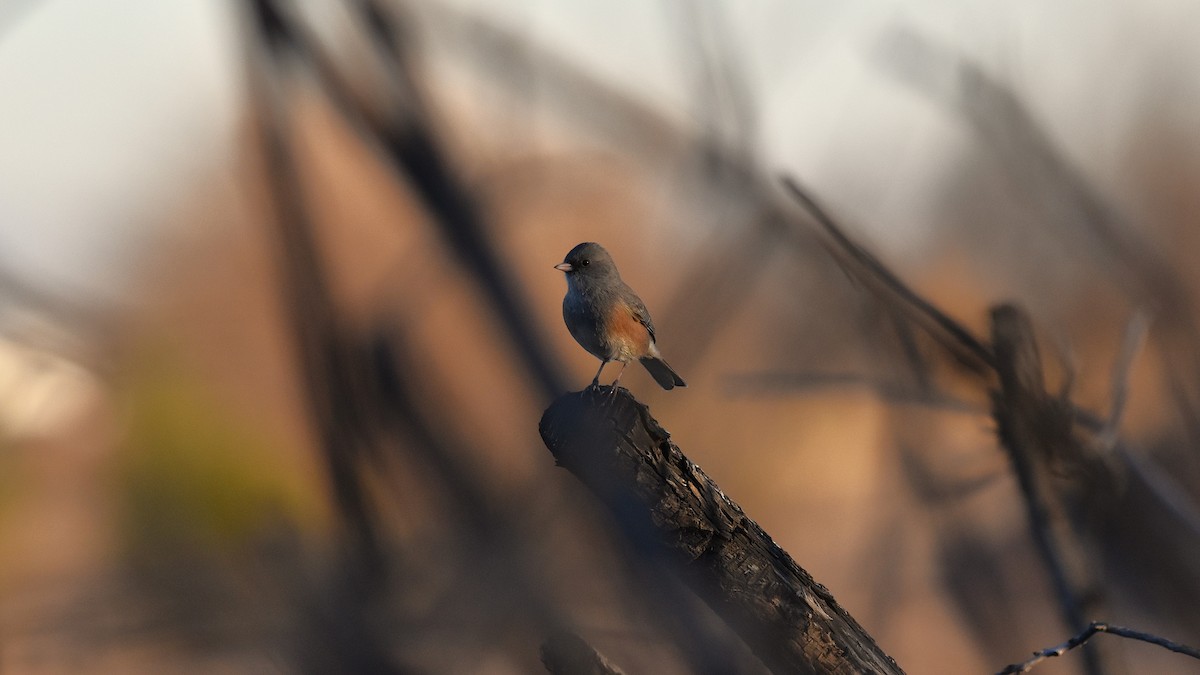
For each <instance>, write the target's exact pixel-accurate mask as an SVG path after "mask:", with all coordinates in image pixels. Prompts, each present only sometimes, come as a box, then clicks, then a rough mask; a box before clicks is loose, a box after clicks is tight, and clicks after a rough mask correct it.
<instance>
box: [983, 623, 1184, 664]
mask: <svg viewBox="0 0 1200 675" xmlns="http://www.w3.org/2000/svg"><path fill="white" fill-rule="evenodd" d="M1096 633H1111V634H1113V635H1119V636H1120V637H1123V638H1129V639H1131V640H1140V641H1142V642H1149V643H1150V644H1152V645H1158V646H1159V647H1162V648H1163V649H1169V650H1171V651H1173V652H1176V653H1178V654H1185V655H1187V656H1190V657H1192V658H1193V659H1200V649H1196V648H1195V647H1189V646H1188V645H1185V644H1181V643H1179V642H1174V641H1172V640H1168V639H1166V638H1163V637H1159V636H1157V635H1152V634H1150V633H1143V632H1141V631H1137V630H1133V629H1131V628H1124V627H1122V626H1113V625H1112V624H1107V623H1104V622H1103V621H1093V622H1092V623H1091V624H1089V625H1088V627H1087V628H1085V629H1084V630H1083V632H1081V633H1079V634H1078V635H1076V636H1075V637H1073V638H1071V639H1070V640H1067V641H1066V642H1064V643H1062V644H1061V645H1058V646H1057V647H1050V648H1048V649H1043V650H1042V651H1040V652H1034V653H1033V657H1032V658H1030V659H1029V660H1027V661H1022V662H1021V663H1014V664H1012V665H1010V666H1008V667H1006V668H1005V669H1004V670H1001V671H1000V672H998V673H996V675H1011V674H1012V673H1024V672H1028V671H1029V669H1030V668H1033V667H1034V666H1036V665H1037V664H1039V663H1041V662H1042V661H1045V660H1046V659H1048V658H1050V657H1053V656H1062V655H1063V654H1065V653H1067V652H1069V651H1071V650H1072V649H1075V648H1076V647H1079V646H1081V645H1083V644H1084V643H1086V642H1087V641H1088V640H1090V639H1091V638H1092V636H1093V635H1095V634H1096Z"/></svg>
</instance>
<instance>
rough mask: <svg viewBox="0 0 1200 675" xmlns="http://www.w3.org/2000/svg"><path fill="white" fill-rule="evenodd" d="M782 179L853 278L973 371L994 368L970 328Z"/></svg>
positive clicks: (795, 185) (802, 191)
mask: <svg viewBox="0 0 1200 675" xmlns="http://www.w3.org/2000/svg"><path fill="white" fill-rule="evenodd" d="M781 182H782V184H783V186H784V188H786V189H787V191H788V193H789V194H790V195H791V196H792V198H794V199H795V200H796V202H798V203H799V205H800V206H801V207H803V208H804V210H805V212H807V213H808V214H809V215H810V216H811V217H812V218H813V220H815V221H817V224H819V225H820V226H821V227H822V228H824V230H825V232H826V233H827V234H828V235H829V236H830V237H832V238H833V243H832V244H829V243H826V244H825V246H826V248H827V249H828V250H829V252H830V254H831V255H832V256H833V257H834V259H835V260H837V261H839V263H840V264H841V265H842V267H843V269H845V270H846V273H847V274H848V275H849V276H850V278H851V279H854V280H855V281H858V282H859V283H862V284H863V285H865V286H866V287H867V288H869V289H870V290H871V291H872V292H875V293H877V294H881V295H883V299H884V300H885V307H887V308H888V309H890V310H892V311H898V312H900V313H901V315H902V316H904V317H905V318H908V319H910V320H912V321H914V322H916V323H917V324H919V325H920V326H922V327H923V328H924V329H925V330H926V331H927V332H928V333H929V334H930V336H931V337H933V338H934V339H935V340H937V342H938V343H939V344H941V345H942V346H943V347H944V348H946V350H947V351H949V352H950V353H951V354H952V355H954V356H956V357H957V358H958V360H959V362H960V363H962V364H964V365H965V366H967V367H968V368H970V369H971V370H972V371H974V372H976V373H981V374H982V373H984V372H986V370H987V369H989V368H995V366H996V364H995V359H994V357H993V355H992V353H991V350H990V349H988V347H987V346H985V345H984V344H983V343H982V342H980V341H979V340H978V339H977V338H976V337H975V336H974V335H972V334H971V332H970V331H968V330H967V329H966V328H964V327H962V326H961V325H960V324H959V323H958V322H956V321H954V320H953V319H951V318H950V317H949V316H948V315H946V314H945V313H944V312H942V311H941V310H940V309H938V308H937V307H935V306H934V305H933V303H931V302H929V301H928V300H926V299H925V298H923V297H921V296H920V295H919V294H917V292H916V291H914V290H912V289H911V288H909V287H908V285H907V284H905V283H904V282H903V281H901V280H900V278H899V277H897V276H896V275H895V274H894V273H893V272H892V271H891V270H889V269H888V268H887V267H886V266H885V265H884V264H883V263H882V262H880V260H879V259H878V258H876V257H875V256H874V255H873V254H872V253H871V252H870V251H867V250H866V249H865V248H863V247H862V246H859V245H858V244H857V243H855V242H854V241H853V240H852V239H850V237H848V236H846V234H845V232H843V231H842V229H841V228H840V227H838V225H837V224H836V223H835V222H834V221H833V218H831V217H830V216H829V214H828V213H826V212H825V210H824V209H823V208H821V206H820V205H819V204H818V203H817V201H816V200H815V199H814V198H813V197H812V196H810V195H809V194H808V192H807V191H806V190H805V189H804V188H802V187H800V184H799V183H798V182H796V180H795V179H793V178H791V177H790V176H782V177H781ZM889 300H890V301H889Z"/></svg>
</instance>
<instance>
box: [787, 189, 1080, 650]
mask: <svg viewBox="0 0 1200 675" xmlns="http://www.w3.org/2000/svg"><path fill="white" fill-rule="evenodd" d="M783 183H784V186H785V187H786V188H787V190H788V191H789V193H790V194H791V195H792V196H793V197H794V198H795V199H796V200H797V201H798V202H799V203H800V205H801V206H803V207H804V209H805V210H806V212H807V213H808V214H809V215H810V216H811V217H812V218H813V219H814V220H816V221H817V222H818V223H819V224H820V225H821V226H822V227H823V228H824V230H825V231H826V233H827V234H829V235H830V237H832V240H833V241H832V244H830V245H829V248H830V252H831V254H833V255H834V256H835V257H836V258H838V259H839V260H842V261H844V263H843V266H844V268H845V269H846V271H847V273H848V274H850V275H851V276H852V278H853V279H855V280H857V281H860V282H861V283H863V284H864V285H865V286H866V287H867V288H868V289H870V290H871V291H873V292H874V293H876V294H878V295H880V296H881V298H882V299H883V301H884V303H885V306H887V307H889V308H891V309H892V311H894V312H897V313H898V314H899V315H900V316H904V317H908V318H910V319H911V320H912V321H914V322H915V323H917V324H918V325H920V326H921V327H922V328H924V329H925V330H926V331H927V332H928V333H929V334H930V335H931V336H933V337H934V338H935V339H936V340H937V341H938V343H939V344H941V345H942V346H943V347H945V348H946V349H947V350H948V351H949V352H950V353H951V354H952V355H954V356H955V357H957V358H958V360H959V361H960V362H963V363H967V364H968V365H974V367H973V368H972V370H973V371H974V372H976V373H977V374H979V375H980V376H983V377H984V378H986V381H987V382H990V381H992V379H993V377H994V378H995V381H996V382H997V383H998V385H999V388H998V389H997V390H995V391H993V392H992V402H993V411H992V412H993V417H994V419H995V420H996V425H997V436H998V438H999V440H1000V443H1001V445H1002V446H1003V447H1004V449H1005V451H1006V452H1007V453H1008V456H1009V458H1010V460H1011V462H1012V466H1013V471H1014V473H1015V474H1016V478H1017V484H1018V486H1019V487H1020V490H1021V495H1022V500H1023V502H1024V504H1025V508H1026V514H1027V518H1028V522H1029V531H1030V535H1031V537H1032V538H1033V541H1034V544H1035V547H1036V548H1037V551H1038V553H1039V555H1040V556H1041V558H1042V562H1043V564H1044V566H1045V568H1046V570H1047V573H1048V574H1049V575H1050V579H1051V583H1052V584H1053V586H1054V588H1055V594H1056V597H1057V600H1058V606H1059V608H1060V611H1061V612H1062V617H1063V620H1064V621H1065V622H1066V625H1067V626H1068V627H1069V628H1070V629H1072V630H1078V629H1080V628H1081V627H1082V626H1083V625H1084V621H1085V618H1084V612H1083V606H1082V602H1081V600H1080V598H1081V596H1082V594H1084V593H1085V591H1086V595H1087V597H1088V598H1089V599H1090V600H1091V602H1092V603H1096V602H1098V601H1099V590H1100V588H1099V584H1098V583H1096V582H1095V581H1094V580H1092V579H1091V572H1090V568H1091V564H1089V562H1088V556H1087V555H1086V554H1085V552H1084V551H1083V547H1082V543H1081V542H1080V541H1078V538H1077V537H1075V536H1073V533H1072V532H1071V531H1070V529H1069V528H1068V527H1067V524H1066V516H1065V513H1064V511H1063V508H1062V506H1061V504H1059V501H1060V499H1058V498H1057V495H1056V494H1055V493H1054V491H1053V490H1052V489H1051V487H1050V486H1049V485H1048V483H1047V480H1048V474H1049V472H1050V471H1051V468H1052V467H1053V466H1056V465H1059V466H1061V465H1062V464H1063V463H1064V462H1070V465H1071V466H1072V467H1073V468H1076V469H1078V468H1079V467H1081V466H1086V465H1089V464H1090V463H1092V461H1093V460H1094V457H1093V456H1092V454H1093V453H1091V446H1089V445H1088V444H1087V443H1085V442H1084V441H1082V440H1081V439H1079V438H1078V437H1077V436H1076V435H1075V424H1076V419H1075V418H1076V414H1075V413H1076V408H1075V406H1074V405H1073V404H1072V403H1071V402H1070V401H1069V400H1067V399H1065V398H1061V397H1056V396H1053V395H1051V394H1050V393H1049V392H1048V391H1047V390H1046V384H1045V380H1044V375H1043V366H1042V362H1041V357H1040V356H1039V354H1038V350H1037V343H1036V341H1035V339H1034V335H1033V328H1032V325H1031V323H1030V321H1029V318H1028V317H1027V316H1026V314H1025V313H1024V312H1023V311H1022V310H1020V309H1018V308H1016V307H1015V306H1012V305H1002V306H999V307H996V308H994V309H993V310H992V313H991V318H992V336H991V344H990V345H987V344H984V343H983V342H982V341H981V340H979V339H978V338H976V337H975V336H974V335H972V334H971V333H970V331H968V330H967V329H966V328H964V327H963V326H961V325H959V324H958V323H957V322H955V321H954V320H953V319H951V318H950V317H949V316H947V315H946V314H944V313H943V312H942V311H941V310H939V309H938V308H937V307H936V306H934V305H933V304H932V303H930V302H929V301H927V300H925V299H924V298H923V297H921V296H920V295H918V294H917V293H916V292H915V291H913V290H912V289H910V288H909V287H908V286H907V285H906V284H904V282H903V281H901V280H900V279H899V278H898V277H897V276H896V275H895V274H893V273H892V272H891V271H890V270H888V269H887V268H886V267H885V266H884V265H883V263H881V262H880V261H879V260H878V259H877V258H875V257H874V256H873V255H872V254H871V253H870V252H868V251H867V250H866V249H864V248H863V247H861V246H859V245H858V244H857V243H855V242H854V241H852V240H851V239H850V238H849V237H847V236H846V235H845V234H844V232H843V231H842V230H841V228H840V227H838V226H837V224H836V223H834V221H833V219H832V218H831V217H830V216H829V215H828V214H827V213H826V212H825V211H824V210H823V209H821V207H820V206H819V205H818V204H817V203H816V201H815V200H814V199H813V198H812V197H810V196H809V195H808V194H807V193H806V192H805V191H804V190H803V189H802V188H800V186H799V185H798V184H797V183H796V182H795V181H794V180H791V179H790V178H787V177H784V178H783ZM968 359H969V360H968ZM1086 664H1087V667H1088V672H1091V673H1100V672H1103V667H1102V665H1101V661H1100V657H1099V655H1098V654H1095V653H1093V652H1090V651H1089V652H1087V653H1086Z"/></svg>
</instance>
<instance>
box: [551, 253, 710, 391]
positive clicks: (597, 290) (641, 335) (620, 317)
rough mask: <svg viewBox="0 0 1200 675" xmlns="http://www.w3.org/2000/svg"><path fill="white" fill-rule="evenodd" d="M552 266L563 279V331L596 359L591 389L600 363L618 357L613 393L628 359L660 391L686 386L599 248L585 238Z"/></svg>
mask: <svg viewBox="0 0 1200 675" xmlns="http://www.w3.org/2000/svg"><path fill="white" fill-rule="evenodd" d="M554 269H556V270H559V271H561V272H563V273H564V275H565V276H566V278H567V294H566V296H565V297H564V298H563V321H565V322H566V324H567V330H568V331H570V333H571V337H573V338H575V341H576V342H578V343H579V345H580V346H581V347H583V348H584V349H586V350H587V351H588V352H590V353H591V354H592V356H595V357H596V358H598V359H600V368H599V369H598V370H597V371H596V376H595V377H593V378H592V385H591V386H592V387H598V386H600V373H602V372H603V371H604V366H606V365H608V363H609V362H611V361H620V362H621V370H620V372H618V373H617V377H616V379H615V380H613V383H612V387H613V390H614V391H616V387H617V382H618V381H620V379H621V375H622V374H623V373H624V372H625V366H627V365H629V362H630V361H633V360H634V359H637V360H638V361H639V362H641V364H642V365H643V366H645V367H646V370H648V371H650V375H651V376H653V377H654V381H655V382H657V383H658V384H659V386H661V387H662V388H663V389H668V390H670V389H674V388H675V387H686V386H687V384H686V383H685V382H684V381H683V378H682V377H679V375H678V374H676V373H675V371H674V370H672V369H671V366H669V365H667V362H666V361H664V360H663V358H662V354H661V353H659V351H658V345H657V344H656V343H655V334H654V322H653V321H651V320H650V312H648V311H646V305H645V304H644V303H643V302H642V299H641V298H639V297H638V296H637V293H634V292H633V289H632V288H630V287H629V286H628V285H627V284H626V283H625V282H624V281H622V280H621V275H620V274H619V273H618V272H617V265H616V263H614V262H613V259H612V256H610V255H609V254H608V251H606V250H604V247H603V246H601V245H600V244H597V243H595V242H590V241H589V242H584V243H582V244H579V245H578V246H576V247H575V248H573V249H571V251H570V252H569V253H567V256H566V258H564V259H563V261H562V262H561V263H559V264H557V265H555V266H554Z"/></svg>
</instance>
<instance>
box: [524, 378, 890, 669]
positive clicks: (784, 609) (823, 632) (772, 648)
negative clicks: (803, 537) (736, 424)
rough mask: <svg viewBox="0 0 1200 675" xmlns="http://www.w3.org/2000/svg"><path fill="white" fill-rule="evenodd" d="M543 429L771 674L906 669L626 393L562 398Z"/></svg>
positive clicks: (557, 452)
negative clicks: (883, 649)
mask: <svg viewBox="0 0 1200 675" xmlns="http://www.w3.org/2000/svg"><path fill="white" fill-rule="evenodd" d="M539 431H540V432H541V435H542V440H543V441H545V443H546V447H548V448H549V449H550V452H551V453H553V454H554V457H555V460H556V461H557V462H558V464H559V466H562V467H564V468H566V469H567V470H568V471H570V472H571V473H572V474H574V475H575V476H576V477H577V478H578V479H579V480H580V481H581V482H582V483H583V484H584V485H585V486H587V487H588V488H589V489H590V490H591V491H592V492H593V493H594V494H595V495H596V496H597V497H598V498H599V499H600V501H601V502H603V503H604V504H605V506H607V507H608V510H609V511H610V512H611V513H612V514H613V516H614V517H615V518H616V522H617V525H618V527H620V529H621V531H622V532H623V533H624V534H625V536H626V538H627V540H628V541H629V542H630V544H631V545H632V546H633V547H634V548H635V549H637V550H639V551H644V552H646V553H647V554H648V555H653V556H661V557H664V558H665V559H666V560H667V561H669V562H670V569H671V570H672V572H674V573H675V574H677V575H678V576H679V577H680V578H681V579H682V580H683V581H684V582H685V583H686V584H687V585H688V586H689V587H690V588H691V589H692V590H693V591H694V592H695V593H696V594H697V595H698V596H699V597H701V598H702V599H703V600H704V601H705V602H706V603H707V604H708V605H709V606H710V607H712V608H713V610H714V611H715V612H716V613H717V614H718V615H719V616H721V617H722V619H724V620H725V621H726V622H727V623H728V624H729V625H730V627H732V628H733V630H734V631H736V632H737V633H738V635H740V636H741V638H742V640H744V641H745V642H746V644H747V645H749V646H750V648H751V649H752V650H753V651H754V653H755V654H756V655H757V656H758V657H759V658H760V659H761V660H762V662H763V663H764V664H765V665H766V666H767V667H768V668H770V669H771V671H772V672H775V673H902V672H903V671H901V669H900V667H899V666H897V665H896V662H895V661H894V660H892V659H891V657H889V656H888V655H887V654H885V653H884V652H883V651H882V650H881V649H880V648H879V647H878V646H877V645H876V644H875V641H874V640H873V639H872V638H871V636H870V635H868V634H867V632H866V631H864V630H863V629H862V627H861V626H859V625H858V622H856V621H855V620H854V618H853V617H851V616H850V614H849V613H847V612H846V611H845V610H844V609H842V608H841V606H839V605H838V604H837V602H836V601H835V600H834V599H833V596H832V595H831V594H830V593H829V591H828V590H826V589H825V587H824V586H822V585H821V584H819V583H817V582H816V581H814V580H813V578H812V576H811V575H809V574H808V572H806V571H805V570H804V569H803V568H801V567H800V566H799V565H797V564H796V562H795V561H793V560H792V558H791V557H790V556H789V555H788V554H787V552H785V551H784V550H783V549H781V548H780V547H779V546H777V545H776V544H775V542H774V541H773V540H772V539H771V537H770V536H769V535H768V534H767V533H766V532H764V531H763V529H762V528H761V527H759V526H758V524H757V523H755V522H754V521H753V520H751V519H750V518H749V517H747V516H746V515H745V513H743V512H742V509H741V507H739V506H738V505H737V504H736V503H734V502H733V501H732V500H731V499H729V497H727V496H726V495H725V494H724V493H723V492H721V489H720V488H719V487H717V485H716V484H715V483H714V482H713V481H712V480H711V479H710V478H709V477H708V476H707V475H705V473H704V472H703V471H702V470H701V469H700V467H698V466H696V465H695V464H694V463H692V461H691V460H689V459H688V458H687V457H685V456H684V455H683V453H682V452H680V450H679V448H678V447H677V446H676V445H675V444H674V443H672V442H671V440H670V434H668V433H667V432H666V431H665V430H664V429H663V428H662V427H661V426H659V424H658V422H657V421H655V420H654V418H652V417H651V416H650V413H649V410H648V409H647V408H646V406H644V405H642V404H641V403H638V402H637V400H635V399H634V398H633V396H631V395H630V394H629V392H628V391H626V390H624V389H620V390H618V391H617V392H612V391H611V389H608V388H603V389H599V390H585V391H582V392H577V393H569V394H565V395H563V396H561V397H559V398H558V399H557V400H556V401H555V402H554V403H553V404H551V406H550V407H549V408H548V409H547V410H546V412H545V414H544V415H543V416H542V421H541V424H540V425H539Z"/></svg>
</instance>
